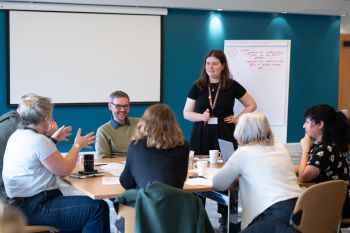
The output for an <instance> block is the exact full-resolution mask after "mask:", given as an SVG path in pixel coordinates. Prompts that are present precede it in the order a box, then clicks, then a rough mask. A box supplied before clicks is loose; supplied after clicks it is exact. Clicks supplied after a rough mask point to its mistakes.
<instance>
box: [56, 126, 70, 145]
mask: <svg viewBox="0 0 350 233" xmlns="http://www.w3.org/2000/svg"><path fill="white" fill-rule="evenodd" d="M71 132H72V126H64V125H62V126H61V128H59V129H58V130H56V132H55V133H54V134H52V136H51V137H52V138H54V139H56V140H57V141H59V142H62V141H68V137H69V136H70V135H72V133H71Z"/></svg>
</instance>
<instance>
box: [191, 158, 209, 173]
mask: <svg viewBox="0 0 350 233" xmlns="http://www.w3.org/2000/svg"><path fill="white" fill-rule="evenodd" d="M193 168H194V169H196V171H197V174H198V176H204V175H206V174H207V169H208V161H198V162H197V163H195V164H193Z"/></svg>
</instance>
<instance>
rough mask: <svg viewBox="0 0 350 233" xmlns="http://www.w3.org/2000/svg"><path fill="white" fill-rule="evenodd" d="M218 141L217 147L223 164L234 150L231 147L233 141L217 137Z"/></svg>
mask: <svg viewBox="0 0 350 233" xmlns="http://www.w3.org/2000/svg"><path fill="white" fill-rule="evenodd" d="M218 142H219V148H220V153H221V157H222V161H223V162H224V164H225V163H226V162H227V161H228V159H229V158H230V157H231V155H232V154H233V152H234V151H235V149H234V147H233V143H232V142H229V141H226V140H223V139H218Z"/></svg>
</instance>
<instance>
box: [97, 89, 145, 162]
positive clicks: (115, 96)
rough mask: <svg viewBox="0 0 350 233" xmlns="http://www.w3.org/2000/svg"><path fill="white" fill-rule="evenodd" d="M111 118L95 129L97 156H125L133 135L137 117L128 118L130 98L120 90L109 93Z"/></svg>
mask: <svg viewBox="0 0 350 233" xmlns="http://www.w3.org/2000/svg"><path fill="white" fill-rule="evenodd" d="M108 108H109V110H110V111H111V112H112V119H111V120H110V121H108V122H107V123H105V124H103V125H102V126H100V127H99V128H98V129H97V133H96V136H97V137H96V143H95V149H96V152H97V157H98V158H110V157H116V156H125V155H126V152H127V150H128V147H129V144H130V142H131V138H132V136H133V135H134V132H135V129H136V125H137V123H138V120H139V119H138V118H129V117H128V113H129V109H130V98H129V96H128V94H126V93H125V92H122V91H115V92H113V93H111V94H110V95H109V103H108Z"/></svg>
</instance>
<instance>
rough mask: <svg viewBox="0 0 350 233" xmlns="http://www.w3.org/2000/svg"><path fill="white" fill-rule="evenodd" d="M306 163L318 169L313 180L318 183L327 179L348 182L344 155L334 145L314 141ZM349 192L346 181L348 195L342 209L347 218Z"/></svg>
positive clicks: (349, 202) (349, 205)
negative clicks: (318, 172) (318, 171)
mask: <svg viewBox="0 0 350 233" xmlns="http://www.w3.org/2000/svg"><path fill="white" fill-rule="evenodd" d="M307 164H308V165H312V166H315V167H317V168H318V169H319V170H320V174H318V176H317V177H316V178H315V179H314V180H313V182H316V183H320V182H324V181H329V180H344V181H346V182H347V183H348V182H349V165H348V162H347V159H346V156H345V154H343V153H341V152H340V151H339V149H338V147H337V146H335V145H330V144H324V143H314V144H313V145H312V148H311V151H310V158H309V161H308V163H307ZM349 194H350V193H349V183H348V195H347V197H346V202H345V205H344V210H343V215H344V216H346V217H347V218H348V217H350V200H349Z"/></svg>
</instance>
